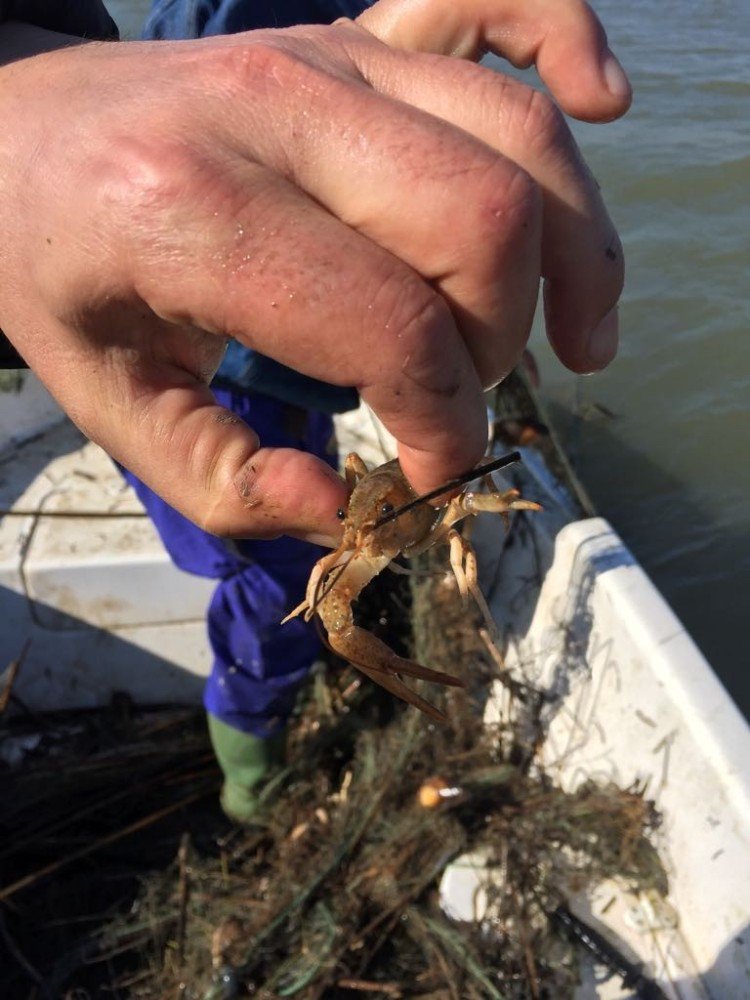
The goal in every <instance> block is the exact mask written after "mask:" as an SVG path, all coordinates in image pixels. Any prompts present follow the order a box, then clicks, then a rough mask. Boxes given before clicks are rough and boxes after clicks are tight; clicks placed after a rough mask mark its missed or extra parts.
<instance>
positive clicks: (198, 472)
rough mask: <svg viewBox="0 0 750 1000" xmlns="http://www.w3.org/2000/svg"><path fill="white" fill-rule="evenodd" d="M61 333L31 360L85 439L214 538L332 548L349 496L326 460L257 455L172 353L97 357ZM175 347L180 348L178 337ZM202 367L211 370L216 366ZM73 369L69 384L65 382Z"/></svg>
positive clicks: (255, 446) (290, 452)
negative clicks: (292, 540)
mask: <svg viewBox="0 0 750 1000" xmlns="http://www.w3.org/2000/svg"><path fill="white" fill-rule="evenodd" d="M66 332H67V331H65V330H61V331H60V337H59V338H58V341H57V342H55V341H54V340H53V341H51V342H52V343H57V344H58V345H59V346H61V347H63V348H64V350H63V351H62V353H59V352H54V351H49V350H47V351H44V352H43V353H42V354H40V356H39V357H38V358H30V359H29V360H30V361H31V362H37V363H35V368H36V370H37V371H38V373H39V375H40V376H41V377H42V379H43V380H44V381H45V383H46V384H47V386H48V388H49V389H50V391H51V392H52V393H53V395H55V396H56V398H57V399H58V401H59V402H60V404H61V405H62V407H63V409H65V410H66V412H67V413H68V414H69V415H70V416H71V417H72V419H73V420H74V421H75V423H76V424H78V426H79V427H80V428H81V430H82V431H83V432H84V434H86V435H87V436H88V437H89V438H90V439H91V440H93V441H96V443H97V444H99V445H101V446H102V447H103V448H104V450H105V451H106V452H107V453H108V454H110V455H111V456H112V458H114V459H116V460H117V461H118V462H119V463H120V464H121V465H123V466H125V467H126V468H127V469H129V470H130V471H132V472H133V473H134V474H135V475H136V476H138V478H139V479H141V480H142V481H143V482H144V483H146V485H147V486H149V487H150V488H151V489H152V490H154V492H156V493H157V494H159V496H161V497H162V498H163V499H164V500H165V501H166V502H167V503H169V504H170V505H171V506H172V507H174V508H175V509H176V510H178V511H179V512H180V513H181V514H183V515H184V516H185V517H187V518H189V519H190V520H191V521H193V522H194V523H195V524H197V525H199V526H200V527H202V528H203V529H204V530H206V531H208V532H210V533H211V534H215V535H223V536H232V537H253V538H275V537H277V536H279V535H282V534H290V535H294V536H295V537H297V538H303V539H305V540H307V541H312V542H316V543H318V544H324V545H325V544H329V545H337V544H338V539H339V537H340V535H341V524H340V522H339V521H338V519H337V517H336V510H337V508H339V507H342V506H345V505H346V500H347V490H346V486H345V484H344V482H343V480H342V479H341V478H340V477H339V476H338V475H336V473H335V472H334V471H333V469H331V468H330V467H329V466H328V465H326V463H325V462H322V461H320V460H319V459H318V458H316V457H315V456H313V455H309V454H306V453H304V452H300V451H296V450H294V449H292V448H263V447H260V442H259V440H258V436H257V435H256V434H255V432H254V431H253V430H252V429H251V428H250V427H249V426H248V425H247V424H246V423H245V422H244V421H243V420H241V419H240V418H239V417H238V416H236V415H235V414H234V413H232V412H231V411H229V410H227V409H225V408H224V407H222V406H219V405H217V403H216V401H215V399H214V397H213V394H212V393H211V390H210V389H209V387H208V386H207V385H206V384H205V381H202V380H201V378H200V377H199V376H198V375H197V374H194V373H193V372H192V371H191V370H189V369H188V367H185V366H183V365H182V364H180V362H179V361H178V360H176V358H175V354H174V352H172V354H171V356H169V357H168V358H158V357H155V356H154V355H155V352H154V350H151V351H136V350H132V349H131V350H125V351H110V352H108V353H107V356H106V357H105V358H103V357H102V356H101V354H100V352H99V351H97V350H94V351H91V350H87V349H86V348H85V347H83V348H82V346H81V344H80V342H76V341H73V340H72V339H71V338H68V337H66V336H65V334H66ZM181 332H182V333H183V334H184V333H185V331H181ZM203 337H204V339H205V340H206V341H214V342H216V343H218V338H215V337H211V336H210V335H208V334H204V335H203ZM185 338H186V339H188V338H187V335H185ZM172 339H173V340H179V337H178V336H177V332H174V334H173V337H172ZM63 340H64V343H63V344H59V342H60V341H63ZM154 340H155V338H154ZM49 342H50V341H48V343H49ZM209 346H210V345H209ZM203 353H204V354H205V355H206V357H208V353H209V352H208V350H204V352H203ZM61 359H62V361H61ZM184 360H185V358H183V361H184ZM192 360H193V361H194V360H195V359H194V358H193V359H192ZM207 363H208V366H209V368H210V369H211V370H213V368H214V367H215V366H216V365H215V359H214V358H211V359H209V360H208V361H207ZM189 367H190V368H193V365H192V364H191V365H189ZM71 371H73V372H74V373H75V378H72V377H67V375H66V373H68V375H69V373H70V372H71ZM209 377H210V375H209ZM81 386H85V387H86V391H85V393H84V392H82V391H81Z"/></svg>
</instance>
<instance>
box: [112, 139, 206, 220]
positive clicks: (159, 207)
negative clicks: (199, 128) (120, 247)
mask: <svg viewBox="0 0 750 1000" xmlns="http://www.w3.org/2000/svg"><path fill="white" fill-rule="evenodd" d="M93 169H95V170H96V172H97V174H98V180H99V190H100V192H101V195H102V198H103V200H104V201H105V202H106V204H107V208H108V209H110V210H111V211H114V212H117V213H118V214H120V215H122V216H125V217H127V218H128V219H132V218H133V216H136V217H140V216H142V215H143V214H145V213H148V214H149V215H153V214H154V213H159V214H161V213H162V212H163V211H165V210H168V209H170V208H172V207H174V205H175V204H176V203H177V202H181V201H182V200H183V199H184V198H185V192H186V186H187V184H188V183H190V182H191V180H192V179H194V177H195V175H196V173H197V172H198V171H199V169H200V163H199V159H198V157H197V156H196V155H195V154H194V153H191V152H190V151H187V150H185V149H184V148H183V147H180V146H178V145H177V144H172V143H169V142H165V141H164V140H159V139H149V138H141V137H138V138H137V137H135V136H130V135H128V136H120V137H116V138H114V139H113V140H112V141H111V142H110V144H109V146H108V149H107V153H106V155H105V156H104V157H102V158H101V159H100V160H99V161H98V163H96V164H95V165H93Z"/></svg>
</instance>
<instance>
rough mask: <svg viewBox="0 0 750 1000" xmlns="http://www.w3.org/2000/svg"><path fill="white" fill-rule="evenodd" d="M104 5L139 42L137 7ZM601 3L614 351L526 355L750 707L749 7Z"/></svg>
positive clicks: (594, 143)
mask: <svg viewBox="0 0 750 1000" xmlns="http://www.w3.org/2000/svg"><path fill="white" fill-rule="evenodd" d="M109 6H110V10H112V12H113V14H114V15H115V17H117V18H118V19H119V22H120V24H121V27H122V28H123V30H124V31H125V32H126V33H128V34H134V33H136V32H137V29H138V25H139V23H140V21H141V19H142V16H143V14H144V13H145V10H146V9H147V7H148V3H144V2H133V0H130V2H127V0H126V2H120V3H110V5H109ZM595 7H596V8H597V10H598V11H599V13H600V15H601V17H602V19H603V20H604V22H605V24H606V26H607V29H608V32H609V36H610V40H611V42H612V44H613V47H614V48H615V49H616V50H617V52H618V54H619V55H620V56H621V58H622V61H623V63H624V64H625V66H626V67H627V69H628V71H629V72H630V75H631V78H632V80H633V83H634V86H635V92H636V97H635V102H634V106H633V109H632V111H631V112H630V114H629V115H628V116H627V118H626V119H625V120H624V121H622V122H619V123H617V124H615V125H610V126H607V127H606V128H602V127H596V126H580V125H576V126H575V131H576V135H577V136H578V139H579V142H580V144H581V146H582V147H583V149H584V151H585V154H586V156H587V158H588V160H589V162H590V164H591V165H592V167H593V169H594V172H595V173H596V175H597V177H598V179H599V181H600V183H601V185H602V187H603V189H604V192H605V194H606V197H607V200H608V203H609V205H610V207H611V209H612V212H613V215H614V217H615V219H616V221H617V224H618V227H619V229H620V232H621V234H622V237H623V242H624V244H625V248H626V255H627V263H628V279H627V288H626V292H625V296H624V300H623V306H622V310H621V317H622V333H623V347H622V351H621V355H620V358H619V359H618V361H617V362H616V363H615V364H614V365H613V366H612V368H611V370H610V371H608V372H606V373H604V374H602V375H598V376H595V377H593V378H587V379H574V378H573V377H572V376H566V375H565V373H564V372H562V370H561V369H560V367H559V365H558V364H557V363H556V362H555V361H554V359H553V358H552V356H551V353H550V352H549V350H548V349H547V348H546V346H545V344H544V341H543V338H542V337H541V336H540V335H539V334H538V333H537V334H536V335H535V345H536V350H537V353H538V357H539V360H540V363H541V366H542V370H543V375H544V380H545V389H546V392H547V395H548V397H549V399H550V400H551V402H552V404H553V407H554V411H555V414H556V416H557V418H558V420H559V421H560V424H561V426H562V428H563V430H564V436H565V438H566V441H567V444H568V447H569V449H570V452H571V455H572V457H573V459H574V461H575V463H576V465H577V467H578V469H579V471H580V473H581V476H582V478H583V480H584V482H585V483H586V485H587V486H588V487H589V489H590V491H591V493H592V495H593V497H594V500H595V502H596V503H597V504H598V505H599V508H600V510H601V511H602V513H603V514H605V515H606V516H607V517H608V518H609V519H610V520H611V521H612V523H613V524H614V525H615V527H616V528H617V529H618V530H619V531H620V533H621V534H622V535H623V537H624V538H625V540H626V541H627V542H628V543H629V544H630V545H631V547H632V548H633V550H634V551H635V553H636V554H637V556H638V558H639V559H640V560H641V562H642V563H643V565H644V566H645V567H646V569H647V570H648V571H649V573H650V574H651V576H652V577H653V579H654V580H655V581H656V583H657V584H658V586H659V587H660V588H661V590H662V591H663V593H664V594H665V595H666V596H667V598H668V600H669V601H670V602H671V604H672V605H673V607H674V608H675V610H676V611H677V613H678V614H679V615H680V616H681V618H682V619H683V620H684V621H685V623H686V624H687V626H688V628H689V629H690V631H691V632H692V634H693V635H694V637H695V638H696V640H697V641H698V643H699V645H700V646H701V647H702V648H703V650H704V651H705V653H706V654H707V656H708V658H709V660H710V661H711V662H712V664H713V665H714V667H715V669H716V671H717V672H718V673H719V675H720V676H721V677H722V678H723V680H724V682H725V683H726V685H727V686H728V687H729V689H730V690H731V691H732V693H733V695H734V697H735V699H736V700H737V701H738V702H739V703H740V704H741V705H742V706H743V707H744V709H745V710H746V711H748V710H750V637H749V636H748V629H747V626H748V624H750V500H749V499H748V498H749V497H750V421H749V419H748V409H749V406H750V303H749V301H748V295H747V288H748V284H749V276H750V267H749V265H750V54H749V53H750V50H748V46H747V39H748V38H750V3H748V0H659V2H655V0H632V2H630V3H628V4H622V3H619V2H615V0H599V2H595ZM743 39H744V41H743ZM593 404H603V406H604V407H605V408H606V409H608V410H610V411H611V412H612V413H613V414H614V416H613V417H609V418H608V417H605V416H604V415H603V414H602V411H601V410H600V409H598V408H597V407H596V406H594V405H593ZM576 414H577V415H576Z"/></svg>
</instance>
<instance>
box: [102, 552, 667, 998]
mask: <svg viewBox="0 0 750 1000" xmlns="http://www.w3.org/2000/svg"><path fill="white" fill-rule="evenodd" d="M436 559H437V560H438V562H439V555H438V556H437V557H436V556H435V555H434V554H429V556H426V557H424V558H423V565H422V567H421V569H422V570H423V572H424V573H426V575H420V576H416V577H414V578H413V579H412V581H411V590H412V592H413V598H412V597H411V596H410V594H409V593H408V591H407V590H404V589H403V586H401V584H402V580H401V578H398V579H397V580H396V582H395V583H394V580H393V579H391V580H390V581H389V582H388V585H387V587H381V588H380V591H379V593H377V594H376V595H374V596H371V598H370V606H369V609H368V610H367V611H366V614H367V616H368V617H369V619H370V620H372V621H374V622H375V623H376V624H377V623H380V622H382V621H383V620H390V624H391V625H393V619H394V617H395V618H397V619H398V618H401V619H402V621H403V619H404V618H405V617H406V615H405V612H406V611H407V610H408V607H407V606H408V604H409V603H411V602H412V601H413V609H412V617H413V620H414V622H415V635H414V650H413V651H414V653H415V654H416V655H418V656H420V657H423V658H425V660H426V661H428V662H431V663H435V664H436V666H440V667H442V668H444V669H448V668H450V669H452V670H454V671H457V672H459V673H461V674H463V675H464V677H465V679H466V680H467V682H468V683H469V684H470V690H469V693H468V694H467V693H466V692H462V691H454V690H447V691H441V692H440V694H439V697H440V706H441V708H442V710H443V711H444V712H445V714H446V716H447V718H448V725H447V726H436V725H434V724H432V723H430V721H429V720H426V719H425V718H424V717H423V716H421V715H420V714H419V713H418V712H416V711H415V710H413V709H411V708H408V707H403V706H401V705H400V704H396V703H394V702H393V701H391V700H389V699H388V696H387V695H384V694H382V693H381V692H379V691H378V690H376V689H375V688H374V686H372V685H369V684H368V682H367V681H365V680H362V681H360V680H359V679H358V678H356V677H355V675H354V673H353V672H351V671H349V670H347V669H342V667H341V665H340V664H330V665H328V667H326V668H323V667H321V669H320V670H319V671H318V672H317V673H316V676H315V678H314V682H313V684H312V686H311V688H310V690H309V694H308V697H307V699H306V701H305V702H304V704H303V705H302V706H301V708H300V711H299V714H298V716H297V718H296V720H295V723H294V725H293V727H292V729H291V733H290V747H289V759H288V765H287V767H286V768H285V769H284V770H283V771H282V772H280V773H279V774H278V775H276V777H275V779H274V780H273V781H272V783H271V786H270V787H267V788H266V792H265V797H266V802H265V804H264V808H263V810H262V811H261V813H260V814H259V816H258V822H257V824H256V825H254V826H252V827H249V828H246V829H241V830H240V829H238V830H234V831H233V832H232V833H231V834H230V835H229V836H227V837H226V838H224V839H223V840H222V842H221V843H220V845H219V851H218V854H217V856H214V857H205V856H204V857H201V856H200V855H199V854H198V853H197V852H196V851H192V852H191V854H190V857H189V859H188V860H187V861H186V860H185V853H184V852H185V848H184V844H183V846H182V847H181V859H182V860H175V863H174V865H173V866H172V867H171V868H170V869H168V870H166V871H164V872H162V873H160V874H158V875H157V876H155V877H154V878H152V879H150V880H149V881H148V882H147V884H146V886H145V888H144V890H143V893H142V894H141V896H140V898H139V900H138V902H137V904H136V905H135V906H134V908H133V909H132V911H131V913H130V914H129V915H128V916H127V917H126V918H125V919H120V920H118V921H115V922H114V923H113V924H112V925H111V926H109V927H108V929H107V931H106V933H105V936H104V940H105V941H106V947H107V948H108V949H109V950H110V951H112V950H118V949H121V948H122V947H123V944H124V943H128V942H129V943H130V946H131V947H132V948H133V950H134V958H135V966H134V968H133V969H131V971H130V972H129V974H128V976H127V977H125V979H124V980H123V981H122V982H121V988H124V987H125V986H126V987H127V990H128V993H127V995H128V996H131V997H134V998H139V1000H156V998H162V997H173V996H181V997H185V998H190V1000H193V998H194V1000H220V998H228V997H235V996H236V997H239V996H246V995H249V996H254V997H262V998H272V997H299V998H303V1000H313V998H319V997H331V998H338V997H341V998H352V997H357V996H360V997H361V996H364V995H370V996H383V997H424V998H425V1000H426V998H428V997H429V998H432V1000H438V998H446V1000H447V998H451V997H454V998H461V1000H463V998H480V997H494V998H501V1000H511V998H512V1000H520V998H537V997H545V996H547V997H555V998H561V1000H562V998H565V997H568V996H572V993H573V990H574V988H575V986H576V983H577V982H578V971H577V969H578V965H577V947H578V946H577V944H576V943H575V941H573V940H571V939H570V937H569V936H568V935H566V934H565V933H564V931H563V930H562V929H561V928H560V926H559V921H555V920H551V919H550V914H552V913H554V912H556V911H558V909H559V908H560V907H561V906H564V904H565V901H566V894H567V893H568V892H569V891H572V887H573V886H574V887H575V889H576V890H577V891H580V890H581V889H582V888H583V887H585V886H586V885H587V884H593V883H596V882H597V881H599V880H600V879H603V878H605V877H608V878H611V877H615V878H618V879H620V880H621V881H622V882H623V883H625V884H626V885H628V886H630V887H632V888H634V889H644V888H647V887H653V886H658V887H660V888H661V889H662V890H663V889H664V888H665V876H664V871H663V868H662V866H661V863H660V862H659V859H658V856H657V854H656V852H655V850H654V849H653V847H652V846H651V844H650V841H649V833H650V831H652V830H653V829H654V827H655V826H656V825H657V823H658V816H657V815H656V812H655V810H654V808H653V806H652V804H651V803H649V802H648V801H647V800H646V799H645V798H644V795H643V793H642V790H640V789H637V788H633V789H625V790H623V789H619V788H617V787H615V786H614V785H604V786H601V785H597V784H595V783H593V782H587V783H584V784H583V785H582V786H581V787H580V788H579V789H578V790H577V791H575V792H574V793H567V792H564V791H563V790H562V789H560V788H557V787H555V786H554V784H553V783H552V782H551V781H550V779H549V778H548V777H547V776H546V775H545V774H544V773H543V772H542V771H541V770H540V769H539V767H538V766H537V764H536V763H535V762H534V757H533V755H532V756H531V757H529V755H528V754H526V752H525V750H524V747H522V746H521V744H520V743H519V736H518V732H517V729H516V727H515V725H514V723H513V720H512V719H508V720H506V721H504V722H503V723H501V724H498V725H497V726H493V727H492V728H489V729H487V728H485V727H484V726H483V724H482V720H481V715H482V706H483V700H484V698H485V694H484V692H486V690H487V687H488V684H489V682H490V681H491V680H492V679H493V678H494V677H496V676H497V674H498V671H499V668H498V666H497V663H496V662H495V661H494V659H493V658H492V657H491V656H489V654H488V652H487V647H486V645H485V642H484V641H482V639H481V637H480V636H479V625H480V622H479V621H478V620H475V619H473V618H472V616H471V615H467V609H466V607H465V605H464V604H463V602H462V601H461V599H460V597H459V595H458V593H457V590H456V587H455V584H454V583H453V582H452V580H451V579H450V578H449V577H448V576H447V575H446V574H444V573H438V574H436V567H437V565H438V562H436ZM405 586H407V587H408V586H409V584H408V583H407V584H406V585H405ZM467 618H468V621H467ZM436 774H440V775H442V776H443V779H444V781H445V784H446V785H447V786H450V787H455V788H458V789H460V791H461V793H460V794H457V795H455V796H454V797H453V798H447V799H446V800H445V802H444V803H442V804H441V805H439V806H438V808H436V809H431V808H425V807H424V805H422V804H420V801H419V794H418V793H419V790H420V788H421V787H422V786H423V785H424V784H425V782H427V781H429V780H430V779H431V778H434V776H435V775H436ZM469 850H470V851H476V850H482V851H484V852H485V854H486V857H487V870H488V873H489V875H490V876H491V878H489V879H488V884H487V899H488V904H487V910H486V914H485V916H484V918H483V919H482V920H481V921H480V922H478V923H475V924H469V925H467V924H459V923H456V922H454V921H451V920H450V919H449V918H448V917H447V916H446V915H445V914H444V913H443V912H442V910H441V908H440V905H439V901H438V895H437V891H436V889H437V885H438V883H439V879H440V876H441V874H442V872H443V871H444V870H445V868H446V866H447V865H448V864H449V863H450V862H451V861H452V860H453V859H455V858H456V857H457V856H458V855H460V854H462V853H464V852H466V851H469ZM188 882H189V890H188V888H186V883H188ZM644 981H646V980H645V979H644ZM654 995H656V994H654Z"/></svg>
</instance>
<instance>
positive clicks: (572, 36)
mask: <svg viewBox="0 0 750 1000" xmlns="http://www.w3.org/2000/svg"><path fill="white" fill-rule="evenodd" d="M357 23H358V24H359V25H361V26H362V27H363V28H366V29H367V30H368V31H369V32H371V33H372V34H373V35H375V36H376V37H377V38H379V39H380V40H381V41H383V42H386V43H387V44H388V45H390V46H391V48H397V49H408V50H410V51H417V52H432V53H435V54H438V55H451V56H457V57H459V58H464V59H472V60H474V61H477V60H479V59H480V58H481V57H482V56H483V55H484V54H485V52H487V51H491V52H494V53H496V54H497V55H499V56H502V57H503V58H505V59H507V60H508V61H509V62H511V63H512V64H513V65H514V66H517V67H519V68H521V69H524V68H526V67H528V66H531V65H532V64H535V65H536V68H537V70H538V72H539V75H540V76H541V78H542V80H544V82H545V83H546V84H547V86H548V87H549V89H550V91H551V92H552V94H553V96H554V97H555V99H556V101H557V102H558V104H559V105H560V107H561V108H562V109H563V111H566V112H567V113H568V114H570V115H572V116H573V117H574V118H580V119H582V120H584V121H592V122H603V121H611V120H612V119H613V118H619V117H620V115H623V114H624V113H625V112H626V111H627V109H628V108H629V107H630V102H631V98H632V91H631V87H630V82H629V81H628V78H627V76H626V74H625V71H624V70H623V68H622V66H621V65H620V63H619V61H618V60H617V57H616V56H615V55H614V53H613V52H612V51H611V50H610V48H609V46H608V44H607V35H606V32H605V31H604V28H603V27H602V24H601V22H600V21H599V19H598V18H597V16H596V14H595V13H594V11H593V10H592V9H591V7H590V6H589V5H588V4H587V3H585V2H584V0H524V2H523V3H519V2H518V0H462V2H461V3H456V2H455V0H379V2H378V3H376V4H375V5H374V6H373V7H370V8H369V9H368V10H366V11H364V13H362V14H361V15H360V16H359V17H358V18H357Z"/></svg>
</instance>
